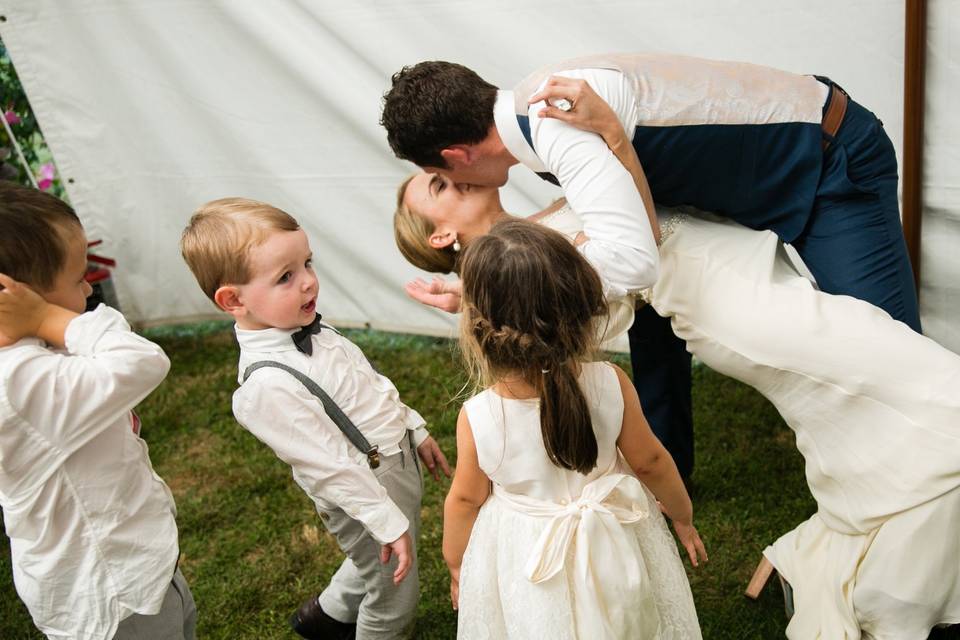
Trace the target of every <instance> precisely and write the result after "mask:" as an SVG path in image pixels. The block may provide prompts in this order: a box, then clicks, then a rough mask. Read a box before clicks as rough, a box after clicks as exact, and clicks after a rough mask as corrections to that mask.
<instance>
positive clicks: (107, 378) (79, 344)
mask: <svg viewBox="0 0 960 640" xmlns="http://www.w3.org/2000/svg"><path fill="white" fill-rule="evenodd" d="M86 255H87V239H86V237H85V236H84V233H83V227H81V226H80V221H79V220H78V219H77V216H76V214H75V213H74V212H73V210H72V209H71V208H70V207H69V205H67V204H66V203H64V202H62V201H60V200H58V199H57V198H55V197H53V196H51V195H47V194H45V193H42V192H40V191H36V190H34V189H28V188H25V187H21V186H18V185H15V184H13V183H11V182H7V181H0V285H2V287H0V506H2V507H3V518H4V522H5V524H6V529H7V535H9V537H10V552H11V557H12V563H13V580H14V583H15V585H16V588H17V593H19V594H20V597H21V598H22V599H23V602H24V603H25V604H26V605H27V609H29V611H30V615H31V616H32V617H33V621H34V624H36V625H37V628H39V629H40V631H42V632H43V633H45V634H46V635H47V636H48V637H49V638H57V639H67V638H83V639H84V640H88V639H89V640H94V639H96V640H109V639H110V638H118V639H131V640H132V639H135V638H136V639H139V638H171V639H174V638H176V639H190V640H192V638H194V627H195V624H196V608H195V606H194V603H193V598H192V596H191V595H190V589H189V588H188V587H187V584H186V582H185V581H184V579H183V576H182V575H181V574H180V571H179V570H178V569H177V557H178V556H179V547H178V544H177V525H176V522H175V521H174V516H175V513H176V507H175V506H174V503H173V496H172V495H171V494H170V490H169V489H168V488H167V485H166V484H164V482H163V480H161V479H160V478H159V477H158V476H157V474H156V473H154V471H153V467H152V466H151V464H150V458H149V456H148V455H147V445H146V444H145V443H144V441H143V440H141V439H140V437H139V435H138V432H139V424H140V422H139V418H137V417H136V416H135V414H134V413H133V411H132V410H133V407H134V405H136V404H137V403H138V402H140V401H141V400H143V398H144V397H146V396H147V394H148V393H150V392H151V391H152V390H153V389H154V388H155V387H156V386H157V385H159V384H160V382H161V381H163V378H164V376H165V375H166V374H167V370H168V368H169V366H170V365H169V361H168V360H167V357H166V356H165V355H164V353H163V351H162V350H161V349H160V348H159V347H158V346H157V345H155V344H153V343H151V342H149V341H147V340H145V339H143V338H141V337H140V336H138V335H136V334H135V333H133V332H132V331H131V330H130V327H129V325H127V323H126V321H125V320H124V319H123V316H121V315H120V314H119V313H118V312H117V311H115V310H114V309H110V308H109V307H105V306H103V305H101V306H100V307H98V308H97V309H96V310H95V311H91V312H89V313H84V307H85V302H86V297H87V296H88V295H89V294H90V286H89V285H88V284H87V283H86V281H85V280H84V274H85V272H86V267H87V259H86Z"/></svg>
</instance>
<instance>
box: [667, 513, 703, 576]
mask: <svg viewBox="0 0 960 640" xmlns="http://www.w3.org/2000/svg"><path fill="white" fill-rule="evenodd" d="M673 530H674V531H676V532H677V538H679V539H680V544H682V545H683V548H684V549H686V550H687V555H688V556H689V557H690V564H692V565H693V566H694V567H699V566H700V562H699V559H702V560H703V561H704V562H707V550H706V549H705V548H704V546H703V541H702V540H701V539H700V534H699V533H698V532H697V528H696V527H695V526H693V524H681V523H680V522H677V521H676V520H674V521H673Z"/></svg>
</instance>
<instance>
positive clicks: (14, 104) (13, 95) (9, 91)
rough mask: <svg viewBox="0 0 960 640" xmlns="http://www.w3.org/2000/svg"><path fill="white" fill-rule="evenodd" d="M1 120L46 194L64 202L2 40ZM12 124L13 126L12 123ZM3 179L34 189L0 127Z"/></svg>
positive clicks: (0, 177)
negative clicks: (4, 122)
mask: <svg viewBox="0 0 960 640" xmlns="http://www.w3.org/2000/svg"><path fill="white" fill-rule="evenodd" d="M0 96H2V99H0V117H3V118H7V121H8V123H9V124H10V128H11V129H12V130H13V135H14V136H15V137H16V139H17V142H19V143H20V149H21V151H22V152H23V155H24V158H25V159H26V161H27V163H28V164H29V165H30V167H31V173H32V174H33V175H34V177H35V178H36V179H37V181H38V182H40V183H41V188H43V189H44V191H49V192H50V193H52V194H54V195H55V196H57V197H58V198H64V199H65V195H66V194H65V191H64V189H63V185H62V184H61V183H60V179H59V178H58V177H57V176H56V174H55V171H54V168H53V158H52V156H51V154H50V149H49V148H47V145H46V142H45V141H44V139H43V133H42V132H41V131H40V125H39V124H38V123H37V118H36V116H35V115H34V113H33V109H32V108H31V107H30V102H29V101H28V100H27V95H26V93H25V92H24V90H23V86H22V85H21V84H20V78H19V77H18V76H17V72H16V70H15V69H14V68H13V62H12V61H11V59H10V55H9V53H8V52H7V48H6V47H5V46H4V44H3V41H2V40H0ZM11 120H12V122H11ZM44 172H48V173H47V176H49V181H48V182H43V180H44V178H45V177H47V176H44ZM0 179H3V180H15V181H17V182H19V183H21V184H24V185H27V186H31V185H32V182H31V181H30V176H29V175H28V174H27V170H26V169H25V168H24V167H23V165H22V163H21V162H20V159H19V158H18V157H17V153H16V150H15V149H14V145H13V142H12V141H11V140H10V137H9V136H8V135H7V131H6V129H4V128H3V127H0Z"/></svg>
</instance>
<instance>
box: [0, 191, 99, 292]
mask: <svg viewBox="0 0 960 640" xmlns="http://www.w3.org/2000/svg"><path fill="white" fill-rule="evenodd" d="M82 229H83V226H82V225H81V224H80V219H79V218H78V217H77V214H76V213H74V211H73V209H72V208H71V207H70V205H68V204H67V203H66V202H64V201H63V200H60V199H59V198H57V197H55V196H52V195H50V194H49V193H44V192H42V191H38V190H37V189H31V188H30V187H24V186H21V185H19V184H16V183H14V182H10V181H7V180H0V273H5V274H7V275H8V276H10V277H11V278H13V279H14V280H17V281H19V282H23V283H25V284H28V285H30V287H32V288H33V289H36V290H37V291H39V292H41V293H42V292H45V291H49V290H50V289H51V288H52V287H53V285H54V281H55V280H56V277H57V275H58V274H59V273H60V271H61V270H63V266H64V262H65V261H66V257H67V244H66V239H67V234H68V233H69V232H71V231H80V230H82Z"/></svg>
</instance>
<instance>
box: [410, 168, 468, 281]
mask: <svg viewBox="0 0 960 640" xmlns="http://www.w3.org/2000/svg"><path fill="white" fill-rule="evenodd" d="M415 177H416V176H415V175H413V176H410V177H409V178H407V179H406V180H404V181H403V182H402V183H401V184H400V188H399V189H397V208H396V210H395V211H394V213H393V238H394V240H395V241H396V243H397V248H398V249H400V253H402V254H403V257H404V258H406V259H407V262H409V263H410V264H412V265H413V266H415V267H418V268H420V269H423V270H424V271H429V272H430V273H450V272H451V271H456V270H457V259H458V257H459V255H460V254H458V253H457V252H456V251H454V250H453V247H452V246H450V247H443V248H442V249H437V248H435V247H431V246H430V242H429V240H430V235H431V234H432V233H433V232H434V230H435V229H436V228H437V227H436V225H434V224H433V222H432V221H431V220H430V219H429V218H427V217H426V216H424V215H422V214H420V213H418V212H416V211H414V210H413V209H411V208H410V207H408V206H407V205H406V203H404V201H403V197H404V195H405V194H406V193H407V185H409V184H410V181H411V180H413V179H414V178H415Z"/></svg>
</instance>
